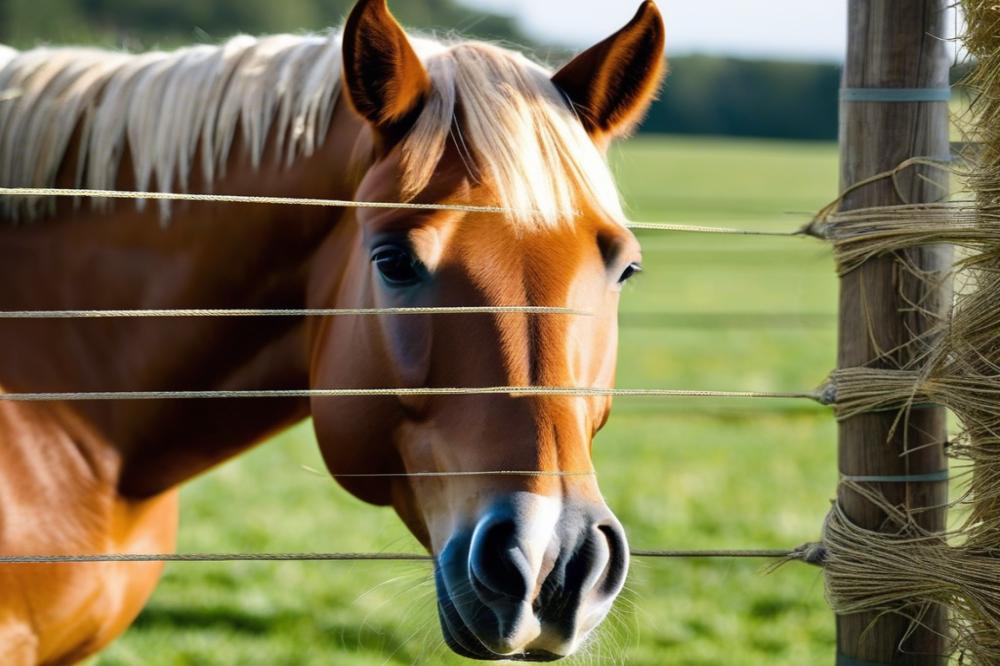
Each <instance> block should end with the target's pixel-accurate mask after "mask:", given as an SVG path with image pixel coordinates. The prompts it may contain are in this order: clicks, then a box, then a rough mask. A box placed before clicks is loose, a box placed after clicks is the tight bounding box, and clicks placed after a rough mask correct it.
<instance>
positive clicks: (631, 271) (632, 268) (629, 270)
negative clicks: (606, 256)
mask: <svg viewBox="0 0 1000 666" xmlns="http://www.w3.org/2000/svg"><path fill="white" fill-rule="evenodd" d="M641 272H642V266H640V265H639V264H637V263H632V264H629V265H628V266H627V267H626V268H625V271H624V272H623V273H622V276H621V277H620V278H618V284H625V283H626V282H628V281H629V279H630V278H632V277H634V276H635V275H636V274H637V273H641Z"/></svg>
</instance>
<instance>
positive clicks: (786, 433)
mask: <svg viewBox="0 0 1000 666" xmlns="http://www.w3.org/2000/svg"><path fill="white" fill-rule="evenodd" d="M614 160H615V165H616V171H617V173H618V174H619V178H620V181H621V182H622V186H623V190H624V192H625V196H626V199H627V201H628V203H629V207H630V211H631V213H632V215H633V217H634V218H635V219H638V220H654V221H671V222H696V223H705V224H738V225H741V226H745V227H752V228H767V229H788V230H794V229H796V228H797V227H798V226H800V225H801V224H802V223H804V222H805V221H806V220H807V217H808V215H807V214H806V213H808V212H809V211H813V210H815V209H817V208H818V207H820V206H822V205H823V204H825V203H826V202H827V201H828V200H829V199H831V198H832V195H833V193H834V192H835V190H836V182H837V181H836V148H835V147H834V146H832V145H824V144H789V143H775V142H759V141H733V140H709V139H664V138H652V139H651V138H640V139H636V140H634V141H632V142H630V143H628V144H627V145H626V146H625V147H623V148H620V149H616V150H615V153H614ZM789 212H791V213H793V214H789ZM641 238H642V240H643V243H644V246H645V252H644V254H645V256H644V264H645V268H646V271H645V273H644V274H643V276H642V277H641V278H640V279H639V280H638V281H637V282H636V283H635V284H634V285H632V286H630V287H629V288H628V289H627V290H626V293H625V294H624V301H623V312H624V315H625V316H624V317H623V322H625V323H624V324H623V328H622V341H621V342H622V344H621V352H620V364H619V367H620V373H619V382H618V383H619V385H621V386H624V387H664V388H705V389H726V390H744V389H746V390H782V391H784V390H792V391H799V390H809V389H812V388H814V387H815V386H816V385H818V384H819V383H820V382H821V381H822V380H823V379H824V376H825V374H826V373H827V372H828V370H829V369H830V368H831V367H832V366H833V363H834V345H835V337H836V336H835V319H834V314H835V312H836V281H835V280H834V278H833V268H832V263H831V260H830V258H829V254H828V252H827V251H826V248H825V247H824V246H822V245H821V244H819V243H818V242H815V241H811V240H809V239H803V238H790V239H781V238H778V239H772V238H766V239H761V238H745V237H705V236H693V235H673V234H662V233H660V234H657V233H655V232H649V233H644V234H642V237H641ZM637 313H638V314H642V313H654V314H655V313H682V314H687V315H691V314H692V313H693V314H700V315H715V316H718V317H719V319H718V320H717V321H719V322H721V323H722V324H726V322H727V319H726V318H727V317H730V316H731V315H733V314H734V313H736V314H740V313H743V314H753V313H762V314H764V315H765V316H764V317H763V322H761V321H759V320H755V319H740V318H738V317H737V318H732V317H730V319H731V320H732V323H733V325H725V326H717V327H709V328H705V327H704V325H703V324H697V323H696V324H694V325H691V324H688V325H680V326H670V325H663V324H657V323H656V322H655V320H650V319H648V318H646V319H643V318H633V319H632V320H630V319H629V315H630V314H632V315H634V314H637ZM768 315H771V316H774V317H775V320H776V321H780V322H783V323H782V324H781V325H778V324H777V323H775V325H767V324H768V321H767V319H768V317H767V316H768ZM797 317H799V318H801V319H797ZM630 321H634V322H637V323H634V324H630V323H628V322H630ZM692 321H695V322H697V319H694V320H692ZM707 321H709V322H711V321H716V320H712V319H709V320H707ZM650 322H652V323H650ZM747 322H750V323H747ZM762 323H763V325H761V324H762ZM799 324H801V325H799ZM835 430H836V429H835V424H834V422H833V419H832V417H831V415H830V414H829V413H828V412H827V411H826V410H824V409H822V408H819V407H816V406H812V405H810V404H802V403H790V402H781V403H760V402H752V403H751V402H746V401H736V402H720V401H709V402H704V401H695V400H680V401H669V402H664V401H655V400H632V401H627V400H619V402H618V403H617V404H616V407H615V414H614V415H613V416H612V418H611V421H610V423H609V424H608V426H607V428H606V429H605V430H604V431H603V432H602V433H601V435H600V436H599V438H598V440H597V442H596V443H595V453H594V455H595V459H596V463H597V467H598V470H599V473H600V478H601V487H602V490H603V492H604V494H605V496H606V498H607V500H608V503H609V504H610V505H611V507H612V508H613V509H614V510H615V511H616V512H617V513H618V515H619V517H620V518H621V520H622V522H623V523H624V524H625V526H626V528H627V530H628V532H629V535H630V539H631V541H632V544H633V546H634V547H636V548H785V547H794V546H797V545H799V544H800V543H802V542H805V541H809V540H813V539H815V538H816V537H817V536H818V531H819V528H820V525H821V524H822V520H823V517H824V515H825V513H826V511H827V509H828V507H829V502H828V498H829V497H830V496H831V494H832V492H833V489H834V484H835V481H836V450H835ZM322 468H323V467H322V463H321V461H320V459H319V455H318V453H317V451H316V445H315V442H314V440H313V437H312V434H311V430H310V427H309V425H308V424H304V425H303V426H300V427H298V428H296V429H294V430H292V431H290V432H288V433H286V434H284V435H282V436H280V437H278V438H276V440H275V441H272V442H270V443H268V444H266V445H264V446H262V447H259V448H258V449H256V450H254V451H253V452H251V453H249V454H247V455H245V456H243V457H241V458H240V459H238V460H236V461H234V462H232V463H230V464H227V465H225V466H224V467H222V468H220V469H218V470H216V471H214V472H212V473H211V474H209V475H207V476H205V477H203V478H201V479H199V480H198V481H196V482H194V483H192V484H190V485H189V486H188V487H187V488H185V490H184V492H183V498H184V506H183V515H182V523H181V540H180V546H179V548H180V550H182V551H230V550H232V551H353V550H358V551H373V550H374V551H377V550H403V551H407V550H412V551H416V550H417V549H418V548H419V547H418V545H417V544H416V543H415V542H414V540H413V539H412V537H410V536H409V534H408V533H407V532H406V530H405V529H404V528H403V526H402V525H401V523H400V522H399V520H398V519H397V518H396V517H395V515H394V514H393V513H392V512H391V511H390V510H386V509H378V508H374V507H370V506H367V505H364V504H362V503H361V502H359V501H357V500H355V499H353V498H352V497H350V496H349V495H347V493H345V492H344V491H342V490H340V489H339V488H338V487H337V486H336V485H335V484H334V482H333V481H331V480H330V479H328V478H326V477H325V476H323V475H317V474H316V473H314V472H311V471H309V469H313V470H319V469H322ZM763 566H764V565H763V564H762V563H760V562H750V561H697V560H692V561H687V560H670V561H658V560H638V561H636V562H634V564H633V566H632V570H631V574H630V577H629V581H628V589H627V591H626V593H625V594H624V595H623V599H622V601H621V602H619V604H618V605H617V609H616V612H615V615H614V617H613V618H612V619H610V620H609V621H608V623H607V624H606V626H605V627H604V628H603V629H602V630H601V632H600V635H599V636H598V637H597V639H595V640H594V641H593V643H592V645H590V646H589V647H588V649H587V650H586V651H585V654H583V655H581V656H580V657H579V658H577V659H576V660H575V661H576V662H577V663H580V664H608V663H618V664H643V665H645V664H648V665H650V666H653V665H657V666H662V665H664V664H678V665H681V664H683V665H685V666H699V665H703V666H708V665H716V664H718V665H720V666H721V665H723V664H726V665H728V664H734V663H739V664H741V665H748V666H754V665H760V666H763V665H765V664H766V665H772V664H814V663H827V662H829V661H830V659H831V656H832V654H833V649H834V626H833V617H832V615H831V614H830V612H829V611H828V610H827V608H826V605H825V603H824V601H823V585H822V578H821V575H820V574H819V572H818V570H814V569H810V568H807V567H804V566H795V565H790V566H787V567H785V568H783V569H781V570H780V571H778V572H777V573H775V574H773V575H770V576H767V575H764V574H763ZM382 663H386V664H414V663H421V664H446V663H467V662H463V660H461V659H459V658H457V657H454V656H451V655H450V653H448V651H447V649H446V648H444V647H443V644H442V642H441V638H440V632H439V629H438V626H437V616H436V610H435V605H434V589H433V584H432V582H431V577H430V567H429V565H424V564H420V563H365V562H356V563H294V562H291V563H238V564H198V565H194V564H178V565H172V566H170V567H168V569H167V572H166V574H165V576H164V579H163V583H162V584H161V586H160V588H159V589H158V591H157V592H156V594H155V596H154V598H153V600H152V602H151V603H150V605H149V607H148V608H147V610H146V611H145V612H144V613H143V614H142V616H141V617H140V618H139V620H138V621H137V623H136V624H135V626H134V627H133V628H132V629H131V630H129V632H128V633H127V634H126V635H125V637H124V638H123V639H121V640H120V641H118V642H117V643H115V644H114V645H113V646H112V647H111V648H110V649H109V650H107V651H106V652H105V653H104V654H103V655H102V657H101V658H100V659H99V660H98V664H100V665H101V666H132V665H136V666H138V665H140V664H142V665H146V664H170V665H174V664H176V665H188V664H190V665H192V666H194V665H197V666H214V665H219V666H222V665H236V664H240V665H243V664H282V665H285V664H337V665H338V666H345V665H346V666H350V665H354V664H357V665H361V664H366V665H367V664H382Z"/></svg>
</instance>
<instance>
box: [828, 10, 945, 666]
mask: <svg viewBox="0 0 1000 666" xmlns="http://www.w3.org/2000/svg"><path fill="white" fill-rule="evenodd" d="M949 4H951V3H950V0H849V18H848V29H849V34H848V49H847V60H846V67H845V71H844V88H845V89H849V90H846V91H845V92H843V93H842V102H841V126H840V146H841V186H842V188H843V189H846V188H847V187H849V186H851V185H853V184H855V183H858V182H859V181H861V180H863V179H865V178H869V177H871V176H874V175H876V174H879V173H882V172H885V171H887V170H891V169H894V168H895V167H897V166H898V165H899V164H900V163H902V162H903V161H905V160H907V159H909V158H911V157H918V156H922V157H933V158H937V159H947V156H948V155H949V121H948V103H947V102H946V101H899V100H911V99H919V100H927V99H928V98H933V97H934V94H933V93H929V92H927V89H938V91H939V93H938V94H940V89H941V88H945V87H947V86H948V82H949V81H948V77H949V65H950V62H949V57H948V52H947V48H946V43H945V42H944V41H943V38H944V36H945V35H946V34H947V13H946V8H947V6H948V5H949ZM888 88H894V89H905V90H911V91H912V92H903V91H901V90H897V91H896V92H894V93H893V92H884V91H883V92H878V90H880V89H888ZM857 89H868V90H862V91H861V92H855V91H857ZM872 89H875V90H872ZM918 90H923V91H924V92H918ZM865 99H876V100H880V101H857V100H865ZM890 99H894V100H896V101H888V100H890ZM921 175H922V176H925V177H927V178H930V179H934V180H936V181H938V182H939V183H940V182H941V181H942V180H944V177H943V175H942V174H941V173H940V171H939V170H938V172H935V171H934V170H931V169H928V168H926V167H916V168H909V169H906V170H904V171H902V172H901V173H900V174H899V177H898V179H897V182H896V183H895V186H898V187H899V190H900V193H901V194H902V195H903V196H904V197H905V198H906V201H907V202H911V203H918V202H927V201H934V200H938V199H940V198H941V197H942V189H941V187H940V186H935V185H932V184H930V183H928V182H927V180H926V179H924V178H920V177H919V176H921ZM895 186H894V183H893V181H892V180H891V179H887V180H881V181H879V182H877V183H873V184H871V185H868V186H864V187H862V188H860V189H858V190H856V191H855V192H852V193H851V194H849V195H848V196H847V197H845V199H844V201H843V204H842V207H841V208H842V210H852V209H857V208H864V207H868V206H879V205H886V204H898V203H904V202H902V201H900V196H899V193H897V190H896V187H895ZM904 263H905V264H909V266H910V267H911V268H912V269H916V270H915V271H910V270H907V269H906V268H905V267H904ZM950 264H951V252H950V251H949V250H948V249H946V248H941V247H921V248H914V249H912V250H907V251H905V252H900V253H897V254H896V255H894V256H885V257H880V258H876V259H873V260H871V261H869V262H867V263H865V264H864V265H863V266H861V267H860V268H858V269H857V270H855V271H852V272H851V273H849V274H848V275H846V276H844V277H843V278H842V280H841V284H840V334H839V345H838V366H839V367H841V368H851V367H858V366H865V365H867V366H871V367H883V368H900V367H906V366H908V365H910V364H911V363H912V362H913V360H914V358H915V357H916V356H917V354H919V352H920V351H922V350H923V349H925V347H924V346H921V345H920V344H918V343H916V342H915V340H916V338H917V336H920V335H922V334H924V333H925V332H926V331H928V330H929V329H930V328H931V327H932V326H933V324H934V317H929V316H926V314H924V313H921V311H920V310H921V309H926V310H930V311H934V312H939V313H941V312H944V311H945V309H946V308H947V307H948V306H949V305H950V300H951V291H950V289H949V288H948V287H947V286H946V285H944V284H942V285H938V286H935V285H933V284H931V283H930V282H928V281H926V280H925V279H922V278H921V277H919V276H917V275H916V274H915V273H916V272H918V271H920V272H930V273H934V272H938V273H942V274H943V272H944V271H946V270H947V269H948V268H949V267H950ZM915 304H919V307H914V305H915ZM896 418H897V414H896V413H895V412H893V413H876V414H863V415H861V416H857V417H854V418H851V419H849V420H846V421H844V422H843V423H841V425H840V429H839V449H838V450H839V465H840V471H841V473H842V474H844V475H858V476H908V475H918V474H927V473H933V472H939V471H941V470H943V469H946V467H947V460H946V457H945V451H944V449H945V442H946V439H947V432H946V424H945V412H944V410H943V409H941V408H938V407H929V408H919V409H914V410H913V412H912V415H911V417H910V418H909V421H908V422H907V423H906V424H905V427H901V428H899V429H897V430H896V431H895V432H892V427H893V424H894V422H895V420H896ZM907 449H908V450H910V451H911V452H910V453H909V454H907V455H901V454H902V452H903V451H904V450H907ZM866 486H868V487H870V488H871V489H872V490H876V491H878V492H880V493H882V494H883V495H884V496H885V497H886V498H887V499H888V500H889V501H890V502H891V503H892V504H894V505H899V506H905V507H907V508H909V509H911V510H917V511H920V510H922V509H926V508H927V507H940V508H936V509H932V510H925V511H921V512H920V513H919V514H918V515H919V522H920V523H921V524H922V525H923V526H924V527H926V528H928V529H931V530H935V531H941V530H943V529H944V528H945V522H946V518H947V516H946V510H945V509H944V508H943V507H944V504H945V503H946V502H947V499H948V484H947V483H946V482H931V483H927V482H923V483H899V482H896V483H868V484H866ZM838 501H839V502H840V505H841V506H842V507H843V509H844V511H845V512H846V514H847V516H848V517H849V518H850V519H851V520H853V521H854V522H855V523H856V524H858V525H860V526H862V527H864V528H867V529H871V530H876V531H878V530H884V529H891V528H892V526H891V525H888V526H887V525H886V524H885V515H884V514H883V513H882V512H881V511H880V510H879V509H878V508H877V507H876V506H875V505H873V504H872V503H871V502H869V501H868V500H866V499H864V498H863V497H861V496H860V495H859V494H857V493H856V492H853V491H851V490H850V489H849V488H841V489H840V490H839V492H838ZM923 623H924V625H925V626H924V627H923V628H919V629H917V630H916V631H915V632H913V633H912V635H909V636H908V635H907V632H908V631H909V629H910V622H909V621H908V620H907V619H905V618H902V617H898V616H892V615H890V616H884V617H881V618H879V617H877V616H876V615H874V614H871V613H858V614H854V615H846V616H839V617H838V618H837V648H838V664H841V665H842V666H855V665H859V664H864V665H865V666H869V665H873V664H893V665H896V664H906V665H919V666H925V665H930V664H933V665H934V666H941V665H943V664H945V663H946V660H945V659H944V658H943V656H942V655H943V654H944V652H945V650H946V646H947V641H946V640H945V639H944V636H945V635H946V634H947V624H946V623H947V617H946V611H945V610H944V609H942V608H937V609H934V610H933V611H932V612H931V614H930V615H929V616H928V617H925V618H923Z"/></svg>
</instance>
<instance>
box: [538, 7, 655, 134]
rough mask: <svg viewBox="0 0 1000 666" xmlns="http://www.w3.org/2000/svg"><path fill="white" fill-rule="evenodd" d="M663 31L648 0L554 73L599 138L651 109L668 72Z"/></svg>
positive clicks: (622, 130) (623, 127)
mask: <svg viewBox="0 0 1000 666" xmlns="http://www.w3.org/2000/svg"><path fill="white" fill-rule="evenodd" d="M665 35H666V29H665V28H664V25H663V17H662V16H661V15H660V10H659V9H657V7H656V3H655V2H653V0H645V2H643V3H642V6H641V7H640V8H639V11H638V12H637V13H636V15H635V17H634V18H633V19H632V20H631V21H630V22H629V23H628V25H626V26H625V27H624V28H622V29H621V30H619V31H618V32H616V33H615V34H613V35H611V36H610V37H608V38H607V39H605V40H604V41H603V42H601V43H600V44H597V45H596V46H592V47H591V48H589V49H588V50H586V51H584V52H583V53H581V54H580V55H578V56H577V57H576V58H574V59H573V60H572V61H570V63H569V64H567V65H566V66H565V67H563V68H562V69H561V70H559V71H558V72H557V73H556V74H555V76H553V77H552V82H553V83H554V84H555V85H556V87H558V88H559V89H560V90H562V91H563V93H565V94H566V96H567V97H568V98H569V100H570V102H571V103H572V104H573V107H574V109H575V110H576V112H577V114H578V115H579V116H580V120H581V121H582V122H583V125H584V127H585V128H586V129H587V132H589V133H590V135H591V136H593V137H595V139H599V140H600V139H606V138H615V137H618V136H621V135H624V134H627V133H628V132H629V131H631V130H632V129H633V128H634V127H635V126H636V125H637V124H638V123H639V122H640V121H641V120H642V118H643V116H644V115H645V114H646V111H648V110H649V106H650V104H652V102H653V99H655V97H656V94H657V92H658V91H659V88H660V84H661V83H662V81H663V77H664V75H665V74H666V69H667V68H666V60H665V59H664V57H663V49H664V44H665V43H666V36H665Z"/></svg>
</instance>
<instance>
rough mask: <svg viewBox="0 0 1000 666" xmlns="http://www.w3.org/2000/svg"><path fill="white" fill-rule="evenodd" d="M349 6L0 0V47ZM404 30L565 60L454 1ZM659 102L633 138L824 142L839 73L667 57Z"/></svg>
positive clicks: (249, 21)
mask: <svg viewBox="0 0 1000 666" xmlns="http://www.w3.org/2000/svg"><path fill="white" fill-rule="evenodd" d="M353 4H354V0H282V1H281V2H275V1H274V0H211V1H210V2H209V1H206V0H0V43H5V44H9V45H12V46H15V47H19V48H26V47H30V46H34V45H37V44H42V43H50V44H69V43H76V44H79V43H86V44H95V45H100V46H106V47H113V48H125V49H128V50H136V51H137V50H145V49H150V48H171V47H175V46H178V45H182V44H188V43H192V42H218V41H221V40H223V39H225V38H226V37H228V36H230V35H232V34H235V33H240V32H243V33H248V34H266V33H273V32H304V31H319V30H324V29H327V28H328V27H329V26H335V25H339V24H340V23H341V22H342V21H343V19H344V17H345V16H346V14H347V12H348V11H350V8H351V6H353ZM392 7H393V12H394V13H395V14H396V15H397V16H398V17H399V19H400V21H401V22H403V23H404V24H405V25H407V26H408V27H412V28H414V29H416V30H421V31H424V32H430V33H431V34H437V35H441V36H448V35H452V34H461V35H468V36H471V37H478V38H484V39H492V40H500V41H502V42H506V43H512V44H520V45H524V46H526V47H528V48H529V49H530V50H531V51H532V52H533V53H534V54H535V55H536V56H537V57H539V58H540V59H542V60H544V61H547V62H550V63H551V64H554V65H557V64H558V63H559V62H561V61H563V60H565V59H566V58H568V57H569V55H570V54H568V53H566V52H564V51H562V50H560V49H558V48H552V47H550V46H548V45H545V44H539V43H536V42H533V41H532V40H530V39H528V38H526V37H525V36H524V35H523V34H521V33H520V32H519V31H518V29H517V26H516V24H515V22H514V21H513V20H511V19H510V18H509V17H505V16H500V15H496V14H489V13H485V12H482V11H478V10H476V9H473V8H470V7H466V6H465V5H462V4H459V3H458V2H456V0H405V2H401V1H397V2H395V3H393V5H392ZM670 69H671V74H670V77H669V78H668V80H667V85H666V87H665V88H664V91H663V94H662V96H661V99H660V100H659V101H658V102H657V103H656V104H655V105H654V106H653V108H652V109H651V110H650V113H649V115H648V116H647V118H646V121H645V122H644V123H643V126H642V128H641V131H643V132H655V133H673V134H712V135H730V136H749V137H771V138H785V139H809V140H830V139H833V138H835V137H836V134H837V89H838V85H839V79H840V68H839V67H838V66H837V65H834V64H822V63H801V62H782V61H763V60H747V59H738V58H725V57H714V56H713V57H710V56H687V57H678V58H674V59H673V60H672V61H671V65H670Z"/></svg>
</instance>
